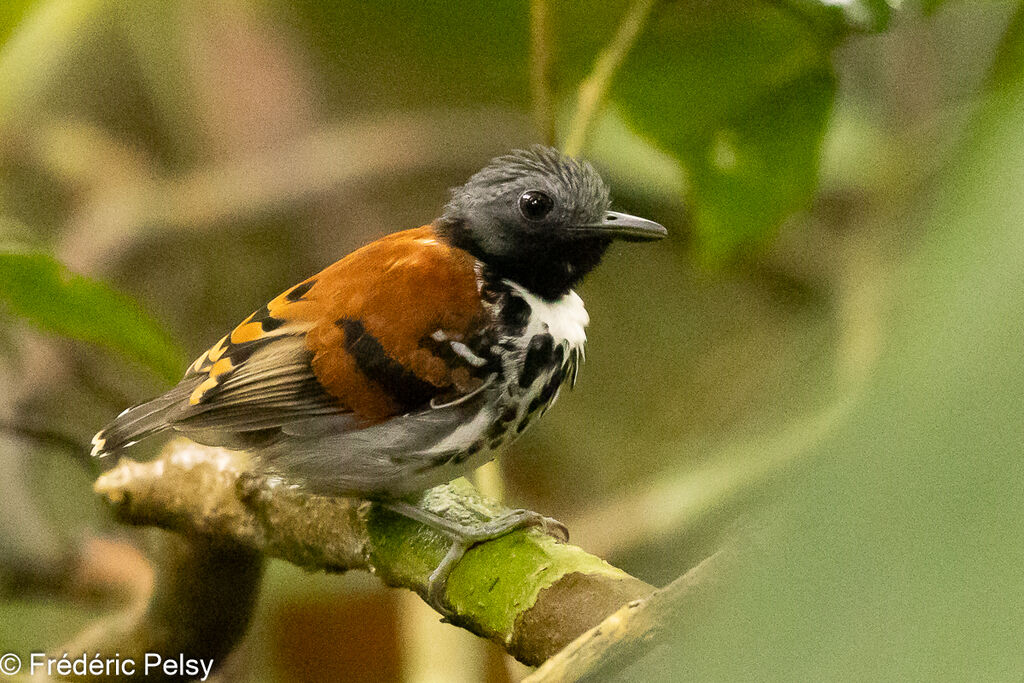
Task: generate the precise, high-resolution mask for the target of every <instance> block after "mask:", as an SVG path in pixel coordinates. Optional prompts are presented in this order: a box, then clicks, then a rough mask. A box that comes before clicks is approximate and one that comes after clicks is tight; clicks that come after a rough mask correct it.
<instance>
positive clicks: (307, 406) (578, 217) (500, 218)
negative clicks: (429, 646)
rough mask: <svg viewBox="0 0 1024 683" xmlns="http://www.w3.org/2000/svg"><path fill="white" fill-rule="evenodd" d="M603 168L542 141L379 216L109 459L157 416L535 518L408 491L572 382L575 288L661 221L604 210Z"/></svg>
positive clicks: (375, 496) (297, 468)
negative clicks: (426, 201)
mask: <svg viewBox="0 0 1024 683" xmlns="http://www.w3.org/2000/svg"><path fill="white" fill-rule="evenodd" d="M610 206H611V200H610V192H609V189H608V186H607V185H606V184H605V182H604V181H603V179H602V178H601V176H600V175H599V174H598V172H597V171H596V170H595V169H594V167H593V166H592V165H591V164H590V163H588V162H586V161H584V160H580V159H577V158H575V157H571V156H568V155H565V154H563V153H561V152H559V151H558V150H556V149H554V148H551V147H544V146H533V147H530V148H527V149H521V150H514V151H512V152H510V153H507V154H504V155H501V156H498V157H496V158H494V159H492V160H491V161H490V162H489V163H488V164H487V165H486V166H484V167H483V168H482V169H481V170H480V171H478V172H476V173H475V174H473V175H472V176H471V177H470V178H469V179H468V181H467V182H466V183H465V184H464V185H462V186H460V187H456V188H454V189H452V190H451V194H450V199H449V201H448V202H447V204H446V205H445V206H444V208H443V210H442V212H441V215H440V216H439V217H438V218H436V219H435V220H434V221H432V222H431V223H429V224H426V225H423V226H421V227H418V228H413V229H407V230H403V231H399V232H395V233H392V234H389V235H387V236H385V237H383V238H381V239H378V240H376V241H374V242H371V243H370V244H367V245H365V246H363V247H361V248H359V249H357V250H356V251H354V252H352V253H350V254H348V255H347V256H345V257H343V258H342V259H341V260H339V261H337V262H335V263H334V264H332V265H330V266H328V267H327V268H325V269H324V270H322V271H320V272H319V273H317V274H316V275H313V276H312V277H309V278H307V279H305V280H303V281H302V282H299V283H298V284H296V285H294V286H292V287H290V288H289V289H287V290H285V291H284V292H283V293H281V294H280V295H279V296H277V297H275V298H274V299H272V300H271V301H270V302H269V303H267V304H266V305H264V306H263V307H262V308H260V309H259V310H258V311H256V312H254V313H253V314H252V315H250V316H248V317H247V318H245V319H244V320H243V321H242V322H241V323H240V324H239V325H237V326H236V327H235V328H234V329H232V330H231V332H229V333H228V334H226V335H225V336H224V337H222V338H221V339H220V340H219V341H217V342H216V343H215V344H214V345H213V346H212V347H210V348H209V349H208V350H207V351H206V352H205V353H203V354H202V355H200V356H199V357H198V358H197V359H196V360H195V362H193V363H192V365H191V366H190V367H189V368H188V370H187V372H186V373H185V375H184V377H183V378H182V380H181V381H180V382H179V383H178V384H177V385H176V386H175V387H174V388H172V389H170V390H169V391H167V392H166V393H164V394H163V395H160V396H158V397H156V398H154V399H152V400H150V401H147V402H145V403H142V404H140V405H137V406H134V407H131V408H129V409H127V410H125V411H124V412H122V413H121V414H120V415H119V416H118V417H117V418H116V419H114V420H113V422H111V423H110V424H109V425H107V426H106V427H104V428H103V429H102V430H100V431H99V432H98V433H97V434H96V436H95V437H94V438H93V440H92V445H93V448H92V455H93V456H95V457H98V458H101V459H105V460H104V462H106V463H114V462H116V460H117V457H118V455H119V454H120V453H121V452H122V451H124V449H126V448H128V447H130V446H132V445H133V444H135V443H136V442H138V441H140V440H142V439H144V438H146V437H149V436H152V435H154V434H158V433H160V432H164V431H167V430H173V431H176V432H180V433H182V434H184V435H185V436H187V437H189V438H190V439H192V440H193V441H196V442H198V443H202V444H206V445H210V446H223V447H227V448H230V449H239V450H245V451H247V452H249V453H250V454H251V455H252V456H253V457H254V459H255V461H256V463H257V464H258V466H259V467H261V468H263V469H264V470H266V471H267V472H273V473H276V474H279V475H280V476H281V477H282V478H283V479H284V480H286V481H288V482H290V483H293V484H295V485H296V486H299V487H301V488H303V489H304V490H308V491H309V492H311V493H316V494H321V495H330V496H345V497H355V498H362V499H368V500H374V501H380V502H382V503H384V504H386V505H388V506H389V507H391V509H393V510H395V511H396V512H398V513H400V514H403V515H405V516H408V517H412V518H414V519H417V520H418V521H420V522H423V523H425V524H427V525H428V526H430V527H432V528H434V529H436V530H438V531H440V532H441V533H443V534H445V535H446V536H448V537H449V538H451V539H452V545H451V548H450V550H449V552H448V555H446V557H445V559H444V560H443V561H442V563H441V564H440V565H439V566H438V568H437V569H435V570H434V572H433V573H432V574H431V577H430V581H429V591H428V592H429V601H430V602H431V604H432V605H433V606H434V607H435V608H437V609H438V610H439V611H441V612H442V613H445V610H446V605H445V603H444V600H443V593H444V590H445V585H446V581H447V575H448V573H449V572H450V571H451V568H452V567H453V566H454V564H455V563H456V562H457V561H458V559H460V558H461V556H462V554H463V553H464V552H465V551H466V550H468V548H470V547H472V545H475V544H476V543H479V542H481V541H483V540H489V539H491V538H495V537H499V536H501V535H504V534H506V533H509V532H510V531H512V530H514V529H517V528H522V527H524V526H529V525H535V524H539V525H542V526H544V527H545V528H546V529H547V530H549V531H550V532H551V533H552V534H553V535H559V536H561V537H563V538H566V537H567V534H566V532H565V529H564V527H562V526H561V525H560V524H559V523H557V522H555V520H551V519H549V518H547V517H542V516H540V515H538V514H537V513H535V512H530V511H527V510H515V511H513V512H512V513H510V514H509V515H506V516H505V517H503V518H498V519H496V520H491V521H490V522H487V523H481V524H478V525H475V526H467V525H463V524H460V523H456V522H453V521H450V520H448V519H447V518H445V517H443V516H440V515H437V514H435V513H433V512H429V511H427V510H425V509H424V508H422V507H420V506H417V505H415V504H413V503H412V502H410V500H411V498H410V497H411V496H415V495H416V494H420V493H422V492H424V491H426V490H427V489H430V488H432V487H435V486H439V485H442V484H445V483H447V482H450V481H451V480H453V479H456V478H458V477H459V476H462V475H464V474H466V473H468V472H470V471H472V470H474V469H475V468H477V467H479V466H480V465H483V464H484V463H486V462H488V461H489V460H491V459H492V458H494V457H495V455H497V454H498V453H499V452H501V451H502V450H503V449H505V448H507V447H508V445H509V444H510V443H511V442H513V441H514V440H515V439H516V438H517V437H518V436H519V435H520V434H522V433H523V432H524V430H525V429H526V428H527V427H528V426H529V425H530V424H532V423H533V422H534V421H535V419H536V418H537V417H538V416H539V415H541V414H543V413H544V412H545V411H546V410H547V409H548V408H549V407H550V406H551V405H552V404H553V403H554V402H555V400H556V399H557V398H558V396H559V393H560V390H561V389H562V387H563V386H564V385H566V384H569V385H571V386H575V384H576V379H577V374H578V371H579V367H580V364H581V363H582V362H583V360H584V345H585V342H586V332H585V328H586V326H587V324H588V322H589V315H588V313H587V311H586V308H585V307H584V304H583V301H582V299H581V298H580V296H579V295H578V294H577V293H576V292H575V290H574V288H575V287H576V286H577V285H578V284H579V283H580V281H581V280H582V279H583V278H584V276H586V275H587V274H588V273H590V272H591V271H592V270H593V269H594V268H595V267H596V266H597V265H598V264H599V262H600V261H601V258H602V256H603V255H604V254H605V252H606V251H607V249H608V248H609V246H610V245H611V244H612V242H614V241H627V242H642V241H651V240H658V239H661V238H663V237H665V236H666V235H667V231H666V229H665V228H664V227H663V226H662V225H660V224H658V223H656V222H653V221H650V220H646V219H643V218H640V217H637V216H633V215H629V214H626V213H620V212H616V211H611V210H610Z"/></svg>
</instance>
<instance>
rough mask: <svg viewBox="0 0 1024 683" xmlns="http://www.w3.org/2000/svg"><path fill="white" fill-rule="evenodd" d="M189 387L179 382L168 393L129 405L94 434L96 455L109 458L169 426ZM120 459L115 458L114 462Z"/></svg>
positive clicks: (94, 455)
mask: <svg viewBox="0 0 1024 683" xmlns="http://www.w3.org/2000/svg"><path fill="white" fill-rule="evenodd" d="M189 388H190V387H182V386H181V385H179V386H177V387H175V388H174V389H171V390H170V391H168V392H167V393H166V394H163V395H161V396H157V397H156V398H154V399H153V400H151V401H147V402H146V403H141V404H139V405H137V406H134V407H132V408H129V409H127V410H125V411H124V412H123V413H121V414H120V415H118V416H117V417H116V418H115V419H114V421H113V422H111V423H110V424H108V425H107V426H106V427H104V428H103V429H101V430H100V431H99V432H97V433H96V436H94V437H92V455H93V457H96V458H106V457H108V456H110V455H111V454H116V453H117V452H118V451H120V450H121V449H123V448H127V447H128V446H131V445H132V444H134V443H136V442H137V441H140V440H142V439H145V438H146V437H147V436H152V435H153V434H157V433H159V432H162V431H164V430H165V429H168V428H169V427H170V426H171V420H170V419H169V418H170V417H171V413H174V412H177V410H179V409H180V404H181V401H182V399H183V398H187V391H188V389H189ZM116 461H117V459H116V457H115V458H113V459H112V462H111V464H114V463H116Z"/></svg>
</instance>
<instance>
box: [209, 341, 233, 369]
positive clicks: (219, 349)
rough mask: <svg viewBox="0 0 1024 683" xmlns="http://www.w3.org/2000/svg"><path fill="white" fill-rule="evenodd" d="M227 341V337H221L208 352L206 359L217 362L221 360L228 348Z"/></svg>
mask: <svg viewBox="0 0 1024 683" xmlns="http://www.w3.org/2000/svg"><path fill="white" fill-rule="evenodd" d="M227 341H228V338H227V337H221V339H220V341H219V342H217V343H216V344H215V345H214V347H213V348H212V349H210V350H209V351H207V352H206V359H207V360H208V361H210V362H211V363H216V362H217V361H218V360H220V357H221V356H223V355H224V352H225V351H227V350H228V344H227Z"/></svg>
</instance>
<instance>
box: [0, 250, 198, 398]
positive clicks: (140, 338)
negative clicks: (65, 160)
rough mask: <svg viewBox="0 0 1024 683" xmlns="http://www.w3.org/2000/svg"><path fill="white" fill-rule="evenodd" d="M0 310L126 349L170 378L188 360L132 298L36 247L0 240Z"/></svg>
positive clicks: (44, 327)
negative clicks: (76, 270) (26, 246)
mask: <svg viewBox="0 0 1024 683" xmlns="http://www.w3.org/2000/svg"><path fill="white" fill-rule="evenodd" d="M0 310H3V311H5V312H8V313H13V314H15V315H19V316H21V317H23V318H24V319H25V320H27V321H28V322H30V323H32V324H33V325H35V326H36V327H38V328H40V329H42V330H45V331H47V332H50V333H53V334H57V335H60V336H62V337H67V338H69V339H74V340H76V341H83V342H87V343H90V344H96V345H98V346H102V347H104V348H106V349H109V350H111V351H114V352H116V353H119V354H122V355H123V356H124V357H126V358H128V359H130V360H133V361H136V362H138V363H139V364H140V365H142V366H144V367H146V368H149V369H150V370H152V371H153V372H155V373H156V374H157V375H158V376H160V377H162V378H163V379H165V380H166V381H167V382H168V383H173V382H174V381H175V380H177V379H178V378H179V377H180V376H181V374H182V367H183V365H184V363H185V362H186V356H185V354H184V352H183V351H182V350H181V348H180V347H178V346H177V345H176V344H175V343H174V342H173V341H172V340H171V337H170V335H169V334H168V333H167V332H166V331H165V330H164V328H163V327H162V326H161V325H160V324H159V323H158V322H157V321H156V320H154V319H153V318H152V317H151V316H149V315H148V314H147V313H145V312H144V311H143V310H142V308H141V307H140V306H139V304H138V303H136V302H135V301H134V300H133V299H132V298H131V297H129V296H127V295H125V294H122V293H120V292H117V291H115V290H114V289H113V288H111V287H110V286H108V285H106V284H103V283H102V282H98V281H96V280H91V279H89V278H85V277H82V276H80V275H75V274H73V273H70V272H68V270H67V268H65V267H64V266H62V265H61V264H60V263H59V262H57V261H56V260H55V259H54V258H53V257H52V256H50V255H48V254H45V253H42V252H40V251H37V250H33V249H19V248H11V247H9V246H4V245H0Z"/></svg>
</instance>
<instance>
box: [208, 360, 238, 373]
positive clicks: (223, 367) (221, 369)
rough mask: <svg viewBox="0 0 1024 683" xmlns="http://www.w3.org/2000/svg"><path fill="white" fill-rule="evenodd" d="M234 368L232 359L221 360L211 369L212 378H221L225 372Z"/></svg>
mask: <svg viewBox="0 0 1024 683" xmlns="http://www.w3.org/2000/svg"><path fill="white" fill-rule="evenodd" d="M233 367H234V366H233V365H232V364H231V359H230V358H221V359H220V360H219V361H217V362H216V363H214V364H213V367H212V368H210V377H220V376H221V375H223V374H224V373H225V372H228V371H229V370H231V369H232V368H233Z"/></svg>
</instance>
